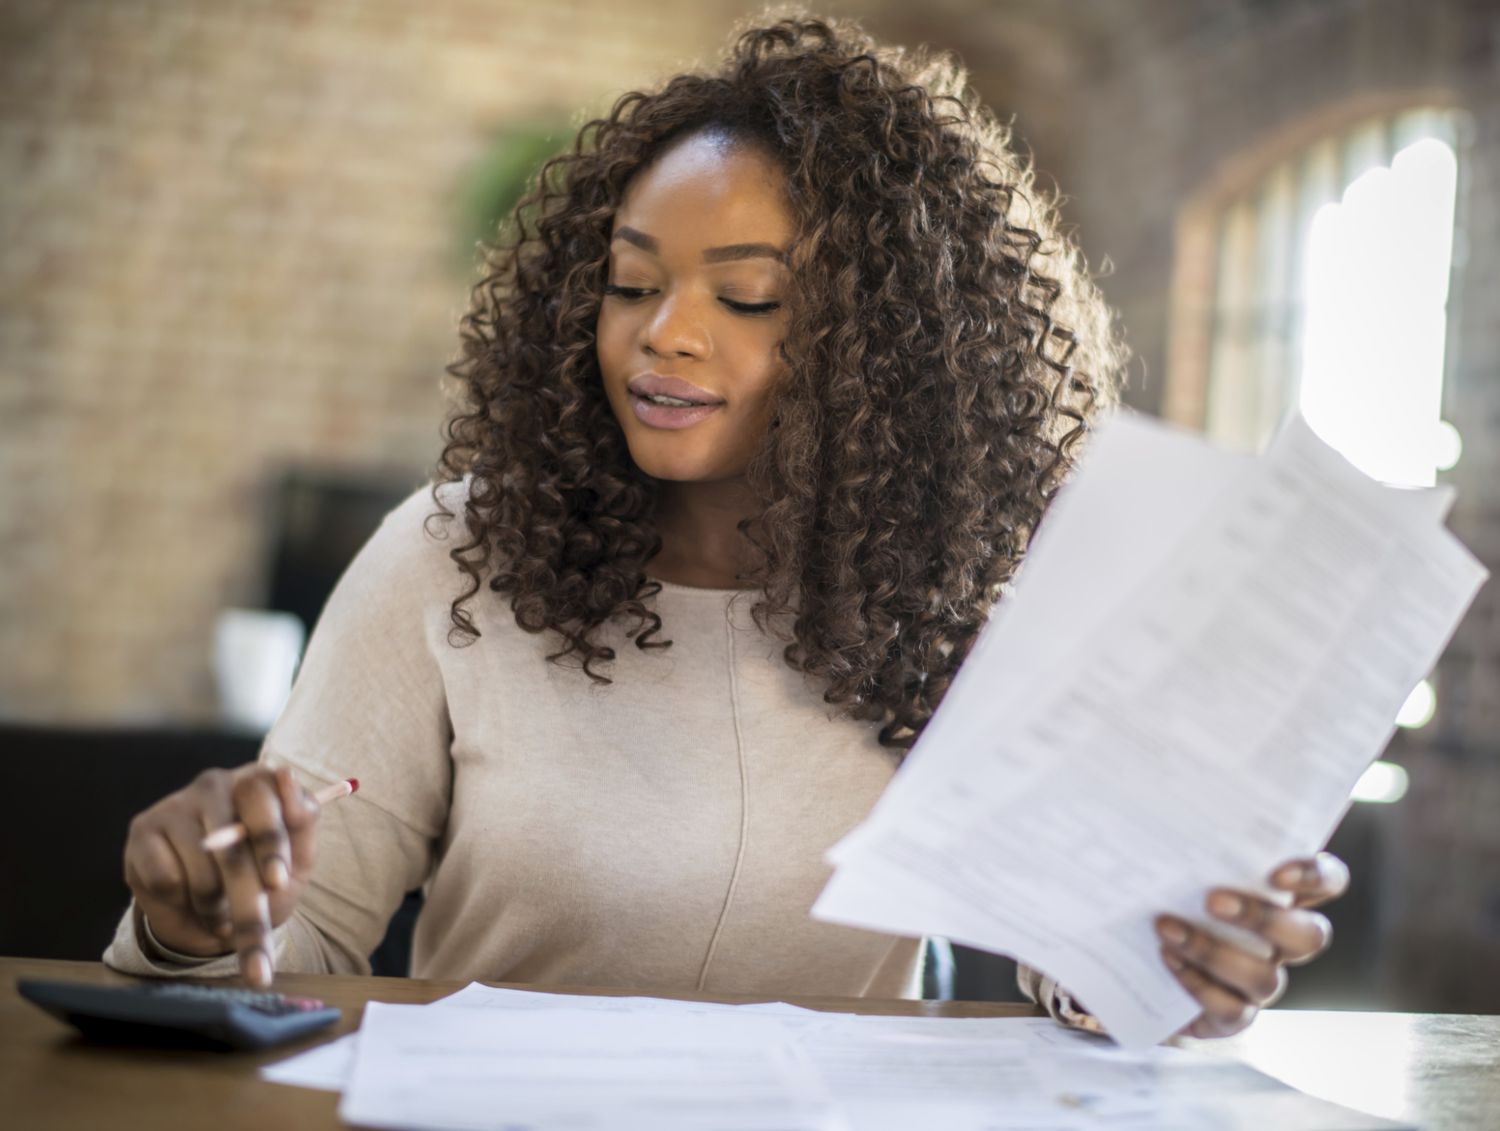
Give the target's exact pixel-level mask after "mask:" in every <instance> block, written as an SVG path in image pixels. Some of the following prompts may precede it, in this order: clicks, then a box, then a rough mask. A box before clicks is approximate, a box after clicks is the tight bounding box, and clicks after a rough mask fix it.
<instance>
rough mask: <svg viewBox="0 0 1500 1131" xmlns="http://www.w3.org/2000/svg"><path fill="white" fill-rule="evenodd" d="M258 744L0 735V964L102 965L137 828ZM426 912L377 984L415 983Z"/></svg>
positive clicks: (109, 734) (206, 737)
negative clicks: (6, 960) (416, 948)
mask: <svg viewBox="0 0 1500 1131" xmlns="http://www.w3.org/2000/svg"><path fill="white" fill-rule="evenodd" d="M260 744H261V736H260V735H258V734H254V733H242V732H234V731H225V730H182V729H156V728H138V729H137V728H129V729H118V728H115V729H81V728H55V727H43V726H29V725H21V724H16V723H0V798H3V799H4V802H3V803H4V805H5V815H4V819H3V820H0V860H3V861H4V863H3V865H0V908H3V909H4V910H3V912H0V954H4V955H8V956H13V957H29V958H62V959H77V960H83V961H89V962H94V961H98V959H99V955H100V954H101V953H103V951H104V948H105V947H106V946H108V945H109V940H110V939H111V938H112V937H113V935H114V930H115V925H116V924H117V923H118V922H119V919H120V916H121V914H123V912H124V910H125V907H126V905H127V904H128V903H129V902H130V889H129V888H128V887H126V886H125V880H124V876H123V874H122V870H121V857H122V853H123V852H124V848H125V837H126V833H127V831H128V829H129V827H130V821H131V818H132V817H134V816H135V815H136V814H137V813H139V812H140V811H141V810H142V809H146V808H149V807H150V806H151V805H153V804H154V803H155V802H157V801H159V800H160V799H161V798H163V797H165V796H166V795H167V794H169V793H172V792H174V791H175V790H178V789H181V788H182V787H183V786H185V785H187V784H188V783H189V782H190V781H192V780H193V778H194V777H196V776H197V775H198V774H199V773H200V772H202V771H203V770H205V769H208V768H209V767H213V766H220V767H226V768H227V767H232V766H239V765H242V764H244V763H246V762H253V761H254V760H255V758H256V756H257V755H258V754H259V751H260ZM413 896H415V899H413ZM420 907H421V895H420V893H413V894H412V895H411V896H408V897H407V900H406V903H404V904H403V905H402V907H401V909H400V910H399V911H398V912H397V913H396V915H395V916H393V917H392V920H391V928H390V930H389V931H388V932H387V935H386V938H385V940H384V941H382V942H381V944H380V946H379V947H377V948H376V950H375V953H374V954H373V955H371V962H372V966H374V967H375V969H374V972H375V973H377V974H387V975H399V976H405V975H406V974H407V973H408V971H409V969H410V953H411V930H412V925H413V923H414V922H415V920H416V912H417V911H418V910H419V909H420Z"/></svg>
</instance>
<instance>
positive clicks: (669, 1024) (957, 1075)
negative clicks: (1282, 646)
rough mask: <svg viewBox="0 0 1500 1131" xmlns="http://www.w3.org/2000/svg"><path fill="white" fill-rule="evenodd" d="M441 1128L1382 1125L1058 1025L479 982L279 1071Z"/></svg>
mask: <svg viewBox="0 0 1500 1131" xmlns="http://www.w3.org/2000/svg"><path fill="white" fill-rule="evenodd" d="M261 1074H262V1075H263V1076H264V1077H265V1078H267V1079H270V1080H274V1081H277V1082H280V1083H285V1084H301V1085H304V1086H310V1087H321V1088H329V1089H334V1090H342V1091H343V1093H344V1094H343V1098H342V1101H341V1102H340V1105H339V1114H340V1116H341V1117H342V1118H343V1119H344V1120H345V1121H346V1122H348V1123H351V1124H354V1125H357V1126H362V1127H381V1128H404V1129H408V1131H411V1129H419V1128H420V1129H430V1131H480V1129H483V1131H493V1129H495V1128H506V1129H508V1131H606V1129H611V1131H612V1129H623V1128H629V1129H642V1131H644V1129H650V1131H658V1129H662V1131H674V1129H677V1128H682V1129H684V1131H685V1129H688V1128H692V1129H694V1131H698V1129H702V1131H764V1129H765V1128H771V1127H775V1128H778V1129H780V1131H887V1129H889V1131H896V1129H898V1128H899V1129H902V1131H905V1129H907V1128H910V1127H917V1126H920V1127H942V1128H944V1129H945V1131H1006V1129H1012V1131H1020V1129H1023V1128H1024V1129H1027V1131H1081V1129H1083V1128H1097V1127H1102V1126H1107V1127H1110V1128H1116V1129H1119V1131H1179V1129H1180V1131H1187V1129H1189V1128H1191V1129H1193V1131H1202V1129H1203V1128H1244V1129H1246V1131H1249V1129H1252V1128H1254V1129H1257V1131H1258V1129H1260V1128H1265V1127H1276V1128H1279V1129H1281V1131H1297V1129H1299V1128H1307V1129H1311V1128H1318V1129H1320V1131H1338V1129H1346V1131H1360V1129H1371V1131H1375V1129H1388V1128H1392V1127H1395V1126H1396V1125H1395V1124H1392V1123H1389V1122H1387V1121H1385V1120H1383V1119H1379V1118H1376V1117H1374V1116H1370V1115H1366V1114H1364V1113H1361V1112H1356V1111H1352V1110H1350V1109H1347V1108H1341V1107H1337V1106H1335V1105H1333V1104H1329V1103H1325V1102H1323V1101H1321V1100H1317V1099H1314V1098H1312V1097H1309V1096H1306V1095H1304V1094H1302V1093H1300V1092H1297V1091H1295V1090H1293V1089H1291V1088H1289V1087H1287V1086H1286V1085H1285V1084H1282V1083H1280V1082H1278V1081H1276V1080H1274V1079H1272V1078H1270V1077H1268V1076H1265V1075H1262V1074H1261V1073H1259V1072H1256V1071H1254V1070H1253V1069H1250V1068H1248V1067H1246V1066H1244V1065H1241V1064H1238V1063H1235V1062H1233V1061H1230V1060H1226V1059H1221V1058H1218V1057H1213V1056H1206V1055H1203V1054H1200V1053H1192V1052H1187V1051H1184V1050H1179V1049H1173V1048H1155V1049H1150V1050H1147V1051H1146V1052H1144V1053H1139V1054H1131V1053H1126V1052H1123V1051H1121V1050H1119V1049H1117V1048H1115V1047H1114V1046H1113V1045H1111V1044H1110V1043H1109V1042H1107V1041H1105V1040H1102V1039H1100V1038H1096V1037H1091V1036H1088V1035H1086V1034H1081V1033H1075V1032H1071V1031H1068V1030H1064V1029H1062V1028H1060V1027H1059V1026H1057V1025H1056V1024H1055V1023H1054V1022H1052V1021H1050V1020H1046V1019H1042V1020H1035V1019H1019V1018H1007V1019H973V1020H962V1019H940V1018H925V1017H874V1016H856V1015H853V1014H829V1013H819V1012H814V1011H812V1010H805V1009H799V1008H797V1007H795V1006H790V1005H786V1004H783V1003H768V1004H762V1005H740V1006H734V1005H713V1004H700V1003H693V1002H680V1001H671V1000H666V999H661V998H646V997H635V998H607V997H584V996H577V995H571V994H539V993H530V992H526V991H519V990H505V989H495V988H492V987H488V986H483V985H481V984H479V983H477V982H476V983H474V984H472V985H470V986H468V987H467V988H466V989H464V990H462V991H460V992H459V993H457V994H454V995H452V996H450V997H447V998H444V999H442V1000H441V1001H438V1002H434V1003H432V1004H431V1005H425V1006H423V1005H387V1004H385V1003H382V1002H371V1003H370V1004H369V1005H368V1006H366V1008H365V1015H364V1020H363V1023H362V1025H361V1028H360V1030H359V1032H358V1033H356V1034H352V1035H350V1036H348V1037H343V1038H340V1039H339V1040H337V1041H334V1042H332V1043H330V1044H329V1045H326V1046H323V1047H322V1048H319V1049H314V1050H313V1051H311V1052H308V1053H303V1054H301V1055H299V1056H296V1057H293V1058H292V1059H290V1060H287V1061H283V1062H282V1063H280V1064H275V1065H271V1066H268V1067H266V1068H263V1069H261Z"/></svg>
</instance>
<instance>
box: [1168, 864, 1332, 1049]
mask: <svg viewBox="0 0 1500 1131" xmlns="http://www.w3.org/2000/svg"><path fill="white" fill-rule="evenodd" d="M1271 884H1272V886H1273V887H1278V888H1281V889H1283V890H1285V891H1290V892H1292V893H1293V894H1294V899H1293V902H1292V906H1291V907H1278V906H1277V905H1276V904H1274V903H1271V902H1269V901H1267V900H1265V899H1262V898H1260V897H1258V896H1254V895H1250V894H1248V893H1246V892H1242V891H1233V890H1230V889H1228V888H1215V889H1214V890H1213V891H1211V892H1209V894H1208V899H1207V900H1206V906H1207V908H1208V912H1209V914H1211V915H1212V916H1213V917H1214V918H1216V919H1222V920H1223V921H1224V922H1226V923H1233V924H1235V925H1236V926H1239V927H1243V928H1246V929H1248V930H1250V931H1253V932H1255V933H1256V934H1257V935H1259V936H1261V938H1263V939H1265V940H1266V942H1267V944H1269V947H1270V950H1271V955H1270V957H1269V958H1262V957H1260V956H1259V955H1256V954H1252V953H1250V952H1249V951H1247V950H1245V949H1243V948H1241V947H1239V946H1236V945H1235V944H1233V943H1229V942H1225V941H1223V940H1221V939H1218V938H1216V937H1215V936H1213V935H1211V934H1209V933H1208V932H1206V931H1203V930H1201V929H1199V928H1197V927H1194V926H1193V924H1191V923H1187V922H1184V921H1183V920H1181V919H1179V918H1177V917H1176V916H1174V915H1160V916H1158V917H1157V920H1156V933H1157V935H1158V937H1159V938H1160V939H1161V941H1162V950H1161V954H1162V960H1163V961H1164V962H1166V964H1167V966H1168V967H1169V968H1170V969H1171V970H1172V972H1173V973H1174V974H1175V975H1176V976H1177V980H1178V981H1179V982H1181V983H1182V985H1183V987H1184V988H1185V989H1186V990H1187V991H1188V992H1189V993H1190V994H1192V995H1193V996H1194V997H1195V998H1197V999H1198V1001H1199V1003H1200V1004H1202V1006H1203V1012H1202V1013H1200V1014H1199V1015H1198V1017H1197V1018H1196V1019H1195V1020H1194V1021H1193V1023H1192V1024H1191V1025H1188V1026H1187V1027H1186V1028H1184V1029H1183V1030H1182V1032H1183V1033H1185V1034H1187V1035H1188V1036H1191V1037H1227V1036H1230V1035H1231V1034H1233V1033H1238V1032H1239V1031H1240V1030H1241V1029H1243V1028H1245V1027H1246V1026H1247V1025H1249V1024H1250V1022H1252V1021H1254V1020H1255V1015H1256V1014H1257V1013H1259V1012H1260V1010H1261V1009H1263V1008H1265V1007H1266V1006H1268V1005H1270V1004H1271V1003H1272V1002H1274V1001H1276V1000H1277V999H1278V998H1280V997H1281V995H1282V994H1283V993H1285V992H1286V983H1287V974H1286V968H1287V967H1288V966H1300V965H1301V964H1302V963H1304V962H1311V961H1312V960H1313V959H1314V958H1316V957H1317V956H1318V955H1320V954H1322V953H1323V952H1324V951H1325V950H1327V949H1328V944H1329V943H1331V942H1332V941H1333V927H1332V926H1331V925H1330V924H1329V922H1328V918H1327V917H1326V916H1324V915H1320V914H1319V913H1318V912H1316V911H1312V910H1309V908H1313V907H1318V906H1320V905H1321V904H1324V903H1327V902H1329V901H1330V900H1333V899H1337V898H1338V897H1339V896H1341V895H1343V894H1344V891H1345V889H1346V888H1348V886H1349V868H1348V866H1347V865H1345V863H1344V862H1343V861H1342V860H1340V859H1339V858H1338V857H1337V856H1335V855H1333V854H1332V853H1331V852H1320V853H1318V855H1317V856H1316V857H1314V858H1313V859H1311V860H1288V861H1287V862H1286V863H1285V864H1282V865H1281V866H1280V867H1278V868H1277V869H1276V870H1275V871H1274V872H1272V874H1271Z"/></svg>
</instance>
